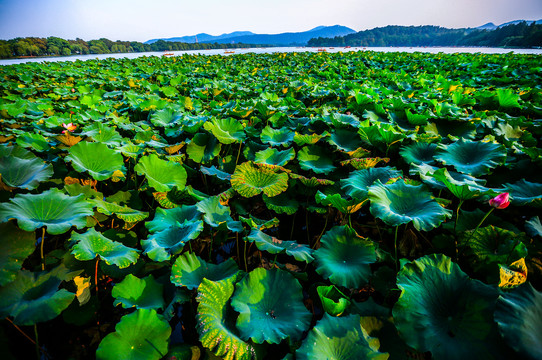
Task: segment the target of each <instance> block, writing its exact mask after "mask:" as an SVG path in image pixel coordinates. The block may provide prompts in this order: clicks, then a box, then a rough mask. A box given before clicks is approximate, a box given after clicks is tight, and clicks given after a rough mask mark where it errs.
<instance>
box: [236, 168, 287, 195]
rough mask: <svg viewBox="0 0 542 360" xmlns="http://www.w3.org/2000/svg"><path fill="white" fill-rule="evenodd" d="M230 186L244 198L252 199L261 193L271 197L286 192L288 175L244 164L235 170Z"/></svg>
mask: <svg viewBox="0 0 542 360" xmlns="http://www.w3.org/2000/svg"><path fill="white" fill-rule="evenodd" d="M231 185H232V187H233V188H234V189H235V191H237V192H238V193H239V194H240V195H241V196H244V197H253V196H255V195H258V194H259V193H261V192H262V191H263V193H264V194H265V195H267V196H270V197H272V196H276V195H278V194H280V193H281V192H283V191H286V189H287V188H288V174H286V173H284V172H277V171H275V170H274V169H270V168H268V167H259V166H254V164H253V163H251V162H245V163H242V164H241V165H237V167H236V168H235V171H234V173H233V175H232V176H231Z"/></svg>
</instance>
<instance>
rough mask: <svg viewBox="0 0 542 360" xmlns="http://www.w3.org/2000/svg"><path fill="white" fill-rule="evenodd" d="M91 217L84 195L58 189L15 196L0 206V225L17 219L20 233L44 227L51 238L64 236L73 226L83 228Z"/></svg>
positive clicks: (91, 213) (89, 207)
mask: <svg viewBox="0 0 542 360" xmlns="http://www.w3.org/2000/svg"><path fill="white" fill-rule="evenodd" d="M93 214H94V212H93V211H92V205H91V204H90V203H88V202H87V201H86V200H85V199H84V196H83V195H79V196H68V195H65V194H64V193H62V192H61V191H60V190H58V189H51V190H47V191H44V192H42V193H41V194H17V195H15V197H14V198H13V199H11V201H10V202H6V203H3V204H0V222H5V221H7V220H9V219H17V224H18V226H19V228H21V229H22V230H25V231H34V230H36V229H39V228H41V227H42V226H45V227H46V228H47V232H48V233H49V234H53V235H58V234H63V233H65V232H66V231H68V230H69V229H70V228H71V227H72V226H75V227H76V228H78V229H81V228H84V227H86V225H87V220H86V217H87V216H91V215H93Z"/></svg>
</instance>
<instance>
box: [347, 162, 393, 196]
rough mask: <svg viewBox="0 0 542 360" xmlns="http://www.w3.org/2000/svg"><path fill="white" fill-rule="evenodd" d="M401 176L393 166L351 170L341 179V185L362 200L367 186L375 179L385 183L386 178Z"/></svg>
mask: <svg viewBox="0 0 542 360" xmlns="http://www.w3.org/2000/svg"><path fill="white" fill-rule="evenodd" d="M400 176H403V172H402V171H400V170H397V169H395V168H392V167H389V166H386V167H381V168H369V169H361V170H356V171H353V172H351V173H350V174H349V175H348V178H346V179H343V180H341V187H342V189H343V190H344V191H345V192H346V195H349V196H351V197H353V198H355V199H359V200H363V199H366V198H367V195H368V192H369V187H370V186H371V185H373V184H374V182H375V181H376V180H380V182H381V183H383V184H385V183H386V182H388V180H390V179H392V178H396V177H400Z"/></svg>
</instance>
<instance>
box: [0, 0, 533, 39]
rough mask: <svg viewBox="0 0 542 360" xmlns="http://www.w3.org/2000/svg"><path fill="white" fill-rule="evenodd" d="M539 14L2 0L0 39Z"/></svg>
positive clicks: (468, 20) (514, 8)
mask: <svg viewBox="0 0 542 360" xmlns="http://www.w3.org/2000/svg"><path fill="white" fill-rule="evenodd" d="M516 19H527V20H538V19H542V0H370V1H369V0H325V1H324V0H268V1H261V0H198V1H185V0H146V1H143V0H0V39H11V38H14V37H19V36H20V37H24V36H37V37H47V36H58V37H62V38H66V39H75V38H77V37H79V38H82V39H84V40H91V39H98V38H101V37H105V38H108V39H111V40H135V41H146V40H149V39H152V38H162V37H174V36H183V35H193V34H197V33H202V32H205V33H208V34H212V35H219V34H222V33H228V32H232V31H241V30H243V31H252V32H255V33H270V34H273V33H280V32H287V31H292V32H294V31H305V30H309V29H311V28H314V27H316V26H319V25H336V24H340V25H344V26H348V27H350V28H352V29H354V30H356V31H359V30H365V29H371V28H374V27H379V26H386V25H438V26H444V27H452V28H457V27H476V26H479V25H482V24H484V23H487V22H494V23H495V24H501V23H504V22H507V21H511V20H516Z"/></svg>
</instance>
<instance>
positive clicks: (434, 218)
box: [369, 180, 452, 231]
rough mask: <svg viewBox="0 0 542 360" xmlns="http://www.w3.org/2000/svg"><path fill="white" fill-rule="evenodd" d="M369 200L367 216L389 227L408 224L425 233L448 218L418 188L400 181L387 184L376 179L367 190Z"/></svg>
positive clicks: (419, 187) (446, 214)
mask: <svg viewBox="0 0 542 360" xmlns="http://www.w3.org/2000/svg"><path fill="white" fill-rule="evenodd" d="M369 200H370V201H371V208H370V209H371V214H373V215H374V216H375V217H377V218H379V219H381V220H382V221H384V222H385V223H386V224H388V225H391V226H398V225H401V224H408V223H409V222H412V223H413V224H414V227H415V228H416V229H417V230H423V231H429V230H431V229H433V228H436V227H438V226H439V225H440V224H441V223H442V222H443V221H444V220H446V218H447V217H451V216H452V212H451V211H450V210H447V209H444V208H443V207H442V206H440V205H439V204H438V203H437V202H436V201H435V200H433V199H432V197H431V193H429V192H428V191H426V190H424V189H423V186H422V185H419V186H413V185H407V184H405V182H404V181H403V180H399V181H397V182H395V183H393V184H390V185H382V183H381V182H380V181H379V180H377V181H376V183H375V184H374V185H372V186H371V187H369Z"/></svg>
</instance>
